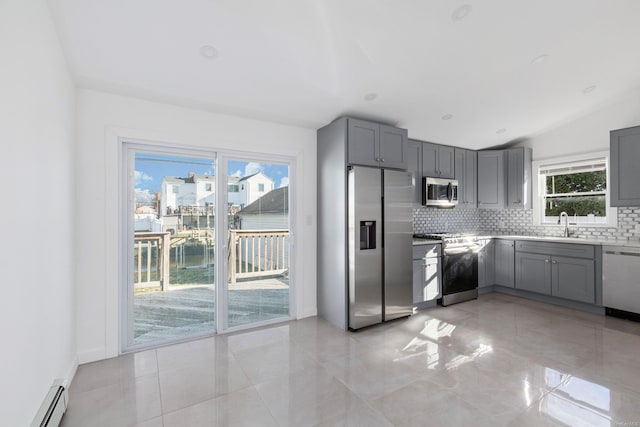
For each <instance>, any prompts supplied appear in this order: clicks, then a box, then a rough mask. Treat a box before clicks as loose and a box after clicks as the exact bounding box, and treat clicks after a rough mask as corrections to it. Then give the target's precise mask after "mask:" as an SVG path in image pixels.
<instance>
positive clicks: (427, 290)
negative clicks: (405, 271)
mask: <svg viewBox="0 0 640 427" xmlns="http://www.w3.org/2000/svg"><path fill="white" fill-rule="evenodd" d="M441 249H442V245H440V244H438V243H436V244H427V245H416V246H414V247H413V303H414V304H420V303H423V302H427V301H434V300H435V299H437V298H439V297H440V293H441V289H442V271H441V269H442V267H441V264H440V259H441V252H442V250H441Z"/></svg>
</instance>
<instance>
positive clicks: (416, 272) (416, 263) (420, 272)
mask: <svg viewBox="0 0 640 427" xmlns="http://www.w3.org/2000/svg"><path fill="white" fill-rule="evenodd" d="M423 287H424V259H414V260H413V303H414V304H418V303H420V302H422V301H423V299H422V290H423Z"/></svg>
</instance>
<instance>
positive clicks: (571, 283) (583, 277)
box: [551, 257, 596, 304]
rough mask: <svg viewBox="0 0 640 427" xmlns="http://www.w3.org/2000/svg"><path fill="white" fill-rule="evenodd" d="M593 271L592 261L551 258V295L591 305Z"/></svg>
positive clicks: (593, 299)
mask: <svg viewBox="0 0 640 427" xmlns="http://www.w3.org/2000/svg"><path fill="white" fill-rule="evenodd" d="M594 271H595V269H594V261H593V260H592V259H581V258H567V257H551V283H552V287H551V295H553V296H556V297H560V298H566V299H570V300H573V301H580V302H587V303H591V304H593V303H594V302H595V291H596V286H595V274H594Z"/></svg>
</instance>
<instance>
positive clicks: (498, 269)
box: [495, 239, 515, 288]
mask: <svg viewBox="0 0 640 427" xmlns="http://www.w3.org/2000/svg"><path fill="white" fill-rule="evenodd" d="M495 250H496V258H495V275H496V277H495V284H496V285H500V286H506V287H509V288H513V287H514V286H515V280H514V274H515V273H514V254H515V244H514V242H513V240H502V239H496V241H495Z"/></svg>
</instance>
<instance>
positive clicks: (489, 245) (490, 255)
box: [478, 239, 495, 288]
mask: <svg viewBox="0 0 640 427" xmlns="http://www.w3.org/2000/svg"><path fill="white" fill-rule="evenodd" d="M480 244H481V245H482V249H480V252H479V253H478V287H479V288H484V287H486V286H493V284H494V282H495V279H494V259H495V256H494V251H493V248H494V243H493V240H491V239H483V240H482V241H480Z"/></svg>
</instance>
